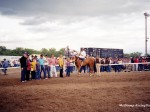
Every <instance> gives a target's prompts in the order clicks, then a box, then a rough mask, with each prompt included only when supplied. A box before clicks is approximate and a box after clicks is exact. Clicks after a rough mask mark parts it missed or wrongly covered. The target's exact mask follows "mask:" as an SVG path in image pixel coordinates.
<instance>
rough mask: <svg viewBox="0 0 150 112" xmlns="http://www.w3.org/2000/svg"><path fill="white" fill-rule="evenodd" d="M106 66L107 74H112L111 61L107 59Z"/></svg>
mask: <svg viewBox="0 0 150 112" xmlns="http://www.w3.org/2000/svg"><path fill="white" fill-rule="evenodd" d="M105 64H106V72H111V71H110V65H109V64H110V60H109V58H108V57H107V58H106V60H105Z"/></svg>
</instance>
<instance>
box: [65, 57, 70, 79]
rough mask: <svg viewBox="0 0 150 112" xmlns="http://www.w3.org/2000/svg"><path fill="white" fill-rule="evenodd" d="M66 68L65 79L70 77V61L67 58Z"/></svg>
mask: <svg viewBox="0 0 150 112" xmlns="http://www.w3.org/2000/svg"><path fill="white" fill-rule="evenodd" d="M66 67H67V70H66V77H70V59H69V58H67V62H66Z"/></svg>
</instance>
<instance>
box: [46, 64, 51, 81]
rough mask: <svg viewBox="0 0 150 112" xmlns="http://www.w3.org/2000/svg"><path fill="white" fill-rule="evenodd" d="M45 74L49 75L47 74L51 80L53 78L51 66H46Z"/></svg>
mask: <svg viewBox="0 0 150 112" xmlns="http://www.w3.org/2000/svg"><path fill="white" fill-rule="evenodd" d="M45 73H47V74H48V78H50V77H51V76H50V66H48V65H45Z"/></svg>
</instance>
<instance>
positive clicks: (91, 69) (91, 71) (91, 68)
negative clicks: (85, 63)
mask: <svg viewBox="0 0 150 112" xmlns="http://www.w3.org/2000/svg"><path fill="white" fill-rule="evenodd" d="M92 73H93V67H91V66H90V76H92V75H93V74H92Z"/></svg>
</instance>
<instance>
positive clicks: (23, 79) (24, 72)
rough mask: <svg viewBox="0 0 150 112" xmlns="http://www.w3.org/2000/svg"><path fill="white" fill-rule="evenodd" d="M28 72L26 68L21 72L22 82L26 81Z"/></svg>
mask: <svg viewBox="0 0 150 112" xmlns="http://www.w3.org/2000/svg"><path fill="white" fill-rule="evenodd" d="M26 71H27V70H26V68H25V67H24V68H23V69H22V70H21V81H25V76H26Z"/></svg>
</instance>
